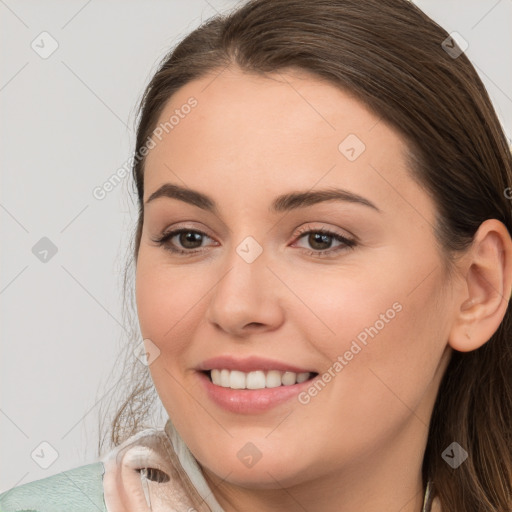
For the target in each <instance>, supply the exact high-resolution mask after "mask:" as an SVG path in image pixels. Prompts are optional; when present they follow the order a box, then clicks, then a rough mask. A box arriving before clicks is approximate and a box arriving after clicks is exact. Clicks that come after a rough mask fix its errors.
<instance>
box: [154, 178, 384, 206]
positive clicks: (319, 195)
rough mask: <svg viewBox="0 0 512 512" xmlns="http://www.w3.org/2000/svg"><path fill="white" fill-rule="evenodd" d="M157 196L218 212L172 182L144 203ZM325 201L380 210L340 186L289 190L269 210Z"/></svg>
mask: <svg viewBox="0 0 512 512" xmlns="http://www.w3.org/2000/svg"><path fill="white" fill-rule="evenodd" d="M159 197H167V198H171V199H177V200H179V201H183V202H185V203H189V204H191V205H193V206H197V207H198V208H201V209H203V210H206V211H209V212H212V213H218V208H217V205H216V203H215V201H214V200H213V199H212V198H211V197H209V196H207V195H206V194H203V193H202V192H198V191H197V190H192V189H190V188H187V187H182V186H179V185H175V184H173V183H165V184H164V185H162V186H161V187H160V188H159V189H157V190H156V191H155V192H153V193H152V194H151V195H150V196H149V198H148V199H147V201H146V203H145V204H148V203H149V202H151V201H154V200H155V199H157V198H159ZM325 201H345V202H349V203H355V204H361V205H363V206H367V207H369V208H373V209H374V210H376V211H378V212H380V211H381V210H380V209H379V208H378V207H377V206H376V205H375V204H373V203H372V202H371V201H370V200H369V199H366V198H365V197H362V196H360V195H358V194H355V193H354V192H350V191H349V190H344V189H340V188H329V189H324V190H316V191H314V192H312V191H304V192H300V191H299V192H290V193H288V194H283V195H280V196H278V197H276V198H275V199H274V201H273V202H272V204H271V206H270V208H269V210H270V212H271V213H281V212H286V211H290V210H295V209H297V208H305V207H308V206H311V205H314V204H317V203H321V202H325Z"/></svg>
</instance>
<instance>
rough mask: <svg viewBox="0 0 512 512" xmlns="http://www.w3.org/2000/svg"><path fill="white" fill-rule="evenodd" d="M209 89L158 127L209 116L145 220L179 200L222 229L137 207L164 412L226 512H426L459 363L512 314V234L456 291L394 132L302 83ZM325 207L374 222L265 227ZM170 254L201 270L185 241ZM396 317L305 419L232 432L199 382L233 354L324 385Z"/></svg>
mask: <svg viewBox="0 0 512 512" xmlns="http://www.w3.org/2000/svg"><path fill="white" fill-rule="evenodd" d="M217 73H218V72H217ZM217 73H215V74H213V75H210V76H206V77H203V78H201V79H199V80H196V81H194V82H191V83H189V84H187V85H185V86H184V87H183V88H181V89H180V90H179V91H178V92H177V93H176V94H175V95H174V96H173V97H172V98H171V99H170V100H169V101H168V103H167V105H166V107H165V109H164V111H163V112H162V115H161V117H160V121H161V122H164V121H165V120H167V119H169V117H170V116H171V115H172V114H173V112H174V111H175V109H177V108H178V109H179V108H180V107H181V106H182V105H183V104H185V103H186V102H187V99H188V98H189V97H190V96H194V97H195V98H196V99H197V101H198V105H197V107H195V108H194V109H193V110H192V111H191V112H190V114H188V115H187V116H185V117H184V118H183V119H180V122H179V124H178V125H176V126H175V127H174V129H173V130H171V131H169V133H168V134H167V135H165V136H164V137H163V138H162V140H161V141H157V140H155V141H156V142H157V143H156V145H155V147H154V148H153V149H152V150H151V151H150V153H149V154H148V156H147V160H146V168H145V169H146V170H145V176H144V190H145V193H144V200H145V201H146V200H147V199H148V198H149V196H150V195H151V194H152V193H153V192H154V191H155V190H157V189H158V188H159V187H160V186H161V185H163V184H164V183H173V184H177V185H181V186H186V187H188V188H191V189H194V190H197V191H200V192H202V193H204V194H207V195H208V196H210V197H211V198H212V199H213V200H214V201H215V202H216V203H217V205H218V214H213V213H210V212H206V211H204V210H202V209H200V208H198V207H197V206H193V205H190V204H187V203H185V202H183V201H180V200H177V199H171V198H158V199H155V200H153V201H151V202H149V203H148V204H146V205H145V207H144V224H143V231H142V236H141V243H140V249H139V252H138V258H137V270H136V300H137V309H138V315H139V322H140V328H141V333H142V335H143V338H147V339H150V340H151V342H152V343H154V344H155V345H156V346H157V347H158V349H159V350H160V355H159V357H157V358H156V359H155V361H154V362H153V363H152V364H151V365H150V371H151V375H152V378H153V380H154V383H155V387H156V389H157V391H158V394H159V396H160V398H161V400H162V403H163V405H164V407H165V409H166V410H167V412H168V414H169V417H170V418H171V419H172V421H173V423H174V425H175V427H176V429H177V430H178V432H179V434H180V435H181V437H182V438H183V440H184V441H185V443H186V444H187V445H188V446H189V448H190V449H191V451H192V453H193V454H194V456H195V457H196V458H197V460H198V461H199V463H200V465H201V467H202V471H203V474H204V476H205V478H206V479H207V481H208V483H209V484H210V487H211V488H212V489H213V492H214V494H215V496H216V498H217V500H218V501H219V503H220V504H221V506H222V507H223V508H224V509H225V510H226V511H227V512H229V511H235V510H244V511H247V512H251V511H262V510H264V511H278V510H279V511H281V510H315V511H320V512H331V511H332V512H334V511H336V512H340V511H342V512H356V511H360V510H365V511H366V512H373V511H382V510H396V511H398V510H400V511H402V512H409V511H410V512H413V511H415V512H418V511H420V510H421V507H422V502H423V494H424V488H423V486H422V481H421V463H422V458H423V451H424V449H425V445H426V440H427V433H428V424H429V420H430V417H431V413H432V408H433V405H434V401H435V397H436V394H437V390H438V387H439V383H440V380H441V377H442V375H443V373H444V371H445V369H446V366H447V364H448V362H449V358H450V355H451V351H452V349H454V348H455V349H457V350H461V351H465V350H474V349H475V348H478V347H479V346H481V345H482V344H484V343H485V342H486V341H487V340H488V339H489V338H490V337H491V335H492V334H493V333H494V331H495V330H496V329H497V327H498V326H499V324H500V322H501V320H502V319H503V316H504V314H505V311H506V307H507V304H508V302H507V300H505V298H506V299H508V297H509V296H510V289H511V286H512V284H511V277H510V276H511V274H512V272H511V270H512V257H511V254H512V249H511V246H512V242H511V240H510V237H509V235H508V233H507V230H506V229H505V226H503V224H501V223H500V222H498V221H496V220H488V221H486V222H485V223H483V224H482V225H481V226H480V229H479V231H478V232H477V235H476V236H475V242H474V243H473V245H472V246H471V248H470V249H469V250H468V251H467V252H466V253H464V254H462V255H460V257H459V258H458V259H457V261H456V265H457V267H456V270H457V271H456V272H455V273H454V275H453V276H452V277H451V278H450V279H449V278H448V275H447V274H446V271H445V267H444V263H443V259H442V254H441V253H440V250H439V249H438V247H437V245H436V242H435V237H434V234H433V226H434V217H435V206H434V204H433V202H432V201H431V199H430V198H429V196H428V195H427V193H426V192H425V190H424V189H423V188H422V187H421V186H420V185H419V184H418V183H417V182H416V181H414V180H413V179H412V178H411V176H410V174H409V171H408V169H407V164H406V160H405V154H406V151H407V146H406V144H405V142H404V140H403V138H402V137H401V135H400V134H399V133H398V132H397V131H396V130H394V129H393V128H392V127H391V126H389V125H387V124H386V123H385V122H384V121H382V120H380V119H379V117H378V116H376V115H375V114H373V113H372V112H371V111H369V110H368V109H367V108H366V107H365V106H364V105H363V104H361V103H360V102H359V101H357V100H356V99H354V98H353V97H352V96H350V95H349V94H347V93H346V92H344V91H342V90H339V89H337V88H336V87H334V86H333V85H331V84H329V83H327V82H324V81H321V80H320V79H318V78H315V77H312V76H310V75H308V74H306V73H299V72H293V73H292V72H291V71H289V72H286V73H275V74H273V75H268V76H266V77H263V76H260V75H255V74H244V73H243V72H242V71H240V70H238V69H236V68H228V69H225V70H224V71H223V72H222V73H221V74H220V75H218V76H216V75H217ZM215 76H216V78H214V77H215ZM349 134H355V135H356V136H357V137H358V138H359V139H360V140H361V141H363V142H364V144H365V146H366V149H365V150H364V152H362V153H361V154H360V155H359V156H358V158H356V159H355V160H354V161H349V160H348V159H347V158H346V157H345V156H344V154H342V152H340V150H339V149H338V146H339V144H340V143H341V142H342V141H343V140H344V139H345V138H346V137H347V135H349ZM329 187H339V188H343V189H347V190H350V191H351V192H354V193H356V194H359V195H361V196H363V197H364V198H366V199H368V200H369V201H371V202H372V203H374V204H375V205H376V206H377V207H378V209H379V210H380V211H376V210H374V209H372V208H369V207H367V206H364V205H361V204H356V203H350V202H342V201H328V202H323V203H318V204H314V205H310V206H308V207H304V208H298V209H295V210H291V211H289V212H287V213H278V214H275V213H269V211H268V208H269V205H270V204H271V202H272V200H273V199H274V198H275V197H276V196H278V195H280V194H283V193H287V192H292V191H299V190H304V191H309V190H311V189H313V190H317V189H320V188H322V189H323V188H329ZM173 227H180V228H182V227H186V228H189V229H190V230H192V231H194V230H195V231H197V230H199V231H202V232H205V233H206V235H207V236H204V237H203V238H202V245H201V246H200V252H198V253H195V254H193V255H191V256H190V255H181V254H173V253H171V252H170V251H169V250H166V248H165V247H162V246H158V245H157V244H156V243H155V242H154V241H153V240H154V239H155V238H157V237H159V236H161V235H162V234H163V233H164V232H165V231H169V230H170V229H171V228H173ZM306 228H310V229H312V230H314V229H321V228H323V229H327V230H329V231H332V232H335V233H336V234H341V235H343V236H345V237H348V238H352V239H354V238H355V239H356V240H357V244H356V245H355V246H354V247H352V248H346V247H345V248H343V245H342V244H341V243H339V242H337V241H336V240H335V239H334V238H331V239H330V240H332V243H331V244H330V249H331V251H333V252H331V254H330V255H327V256H323V257H320V256H318V252H320V251H321V250H322V249H324V248H325V249H326V250H329V244H328V243H327V244H325V245H323V246H322V245H318V244H317V245H315V244H314V240H313V241H311V238H309V241H308V235H305V236H304V235H301V234H300V232H299V230H304V231H306ZM248 236H251V237H253V238H254V239H255V240H256V241H257V242H258V243H259V245H260V246H261V247H262V249H263V252H262V253H261V255H260V256H259V257H258V258H257V259H256V260H255V261H254V262H252V263H247V262H246V261H245V260H244V259H243V258H241V257H240V256H239V254H238V253H237V252H236V248H237V246H238V245H239V244H240V243H241V242H242V241H243V240H244V239H245V238H246V237H248ZM200 240H201V239H200ZM181 242H182V243H183V239H181ZM168 243H169V244H171V245H172V244H174V246H175V247H177V248H181V249H184V250H187V248H189V247H191V248H190V249H188V250H194V249H193V247H194V246H191V245H189V246H183V245H182V243H181V244H180V238H179V237H178V236H176V237H174V238H173V239H172V242H168ZM185 243H186V241H185ZM200 243H201V242H199V243H198V244H197V245H199V244H200ZM340 247H341V250H338V251H336V250H337V249H339V248H340ZM315 251H316V254H315ZM308 252H309V253H311V252H313V254H309V253H308ZM504 297H505V298H504ZM394 303H399V304H400V305H401V307H402V309H401V311H400V312H399V313H397V314H396V315H395V317H394V318H393V319H392V320H390V321H389V322H388V323H386V324H385V327H384V328H382V329H381V330H380V331H379V332H378V334H377V335H376V336H375V337H374V338H373V339H371V338H370V340H369V341H368V344H367V346H364V348H363V349H362V350H361V351H360V352H359V353H358V354H357V355H356V356H354V358H353V359H352V360H351V361H349V362H348V364H347V365H346V366H344V368H343V370H342V371H341V372H339V373H338V374H337V375H336V377H335V378H333V379H332V380H331V381H330V382H329V383H328V384H327V385H326V386H325V387H324V388H323V389H322V391H321V392H319V393H318V394H317V395H316V396H314V397H312V398H311V400H310V402H309V403H308V404H306V405H304V404H301V403H299V401H298V400H296V399H292V400H289V401H287V402H285V403H284V404H281V405H279V406H277V407H275V408H273V409H270V410H268V411H265V412H261V413H259V414H252V415H247V414H236V413H233V412H228V411H226V410H224V409H221V408H220V407H218V406H217V405H216V404H215V403H213V402H212V401H210V399H209V398H208V397H207V395H206V394H205V391H204V389H203V387H202V386H201V385H200V382H199V379H198V376H197V372H196V370H195V368H196V367H197V365H198V364H199V363H201V362H202V361H203V360H205V359H207V358H210V357H214V356H218V355H224V354H235V355H237V356H239V357H246V356H251V355H257V356H262V357H267V358H271V359H276V360H279V361H287V362H290V363H293V364H295V365H297V366H300V367H302V368H308V369H311V370H314V371H317V372H318V373H319V374H320V376H321V375H322V373H323V372H325V371H327V370H328V368H329V367H332V366H333V363H334V362H335V361H336V360H337V357H338V356H339V355H342V354H344V353H345V352H346V351H347V350H349V348H350V346H351V343H352V341H353V340H354V339H356V336H357V335H358V334H359V333H360V332H361V331H363V330H364V329H365V328H367V327H370V326H373V325H374V324H375V322H376V321H377V320H378V319H379V315H380V314H383V313H385V312H386V310H388V309H390V308H392V305H393V304H394ZM247 442H251V443H253V444H254V445H256V446H257V448H258V449H259V451H260V452H261V454H262V456H261V459H260V460H259V461H258V462H257V463H256V464H255V465H254V466H252V467H251V468H248V467H246V466H245V465H244V464H242V462H241V461H240V460H239V458H238V457H237V452H238V451H239V450H240V449H241V448H242V447H243V446H244V445H245V444H246V443H247Z"/></svg>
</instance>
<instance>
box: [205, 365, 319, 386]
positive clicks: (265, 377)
mask: <svg viewBox="0 0 512 512" xmlns="http://www.w3.org/2000/svg"><path fill="white" fill-rule="evenodd" d="M201 373H203V374H204V375H205V376H206V377H207V378H208V379H209V380H210V382H211V383H212V384H213V385H215V386H219V387H223V388H229V389H236V390H243V389H246V390H257V389H271V388H278V387H280V386H285V387H289V386H294V385H296V384H302V383H303V382H306V381H308V380H311V379H314V378H315V377H316V376H317V375H318V373H317V372H291V371H279V370H268V371H266V370H255V371H250V372H243V371H240V370H228V369H226V368H222V369H221V368H212V369H211V370H204V371H202V372H201Z"/></svg>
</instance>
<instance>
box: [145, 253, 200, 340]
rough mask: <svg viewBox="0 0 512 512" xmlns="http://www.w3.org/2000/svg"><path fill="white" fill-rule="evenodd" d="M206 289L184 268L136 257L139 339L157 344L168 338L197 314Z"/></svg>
mask: <svg viewBox="0 0 512 512" xmlns="http://www.w3.org/2000/svg"><path fill="white" fill-rule="evenodd" d="M208 289H209V288H208V286H207V284H206V283H205V281H204V280H202V279H198V278H197V277H195V276H194V273H191V272H190V269H187V268H186V267H184V268H181V269H180V268H176V267H174V268H172V269H170V268H166V266H165V265H156V264H154V263H153V264H152V262H151V260H149V258H147V259H144V258H140V257H139V263H138V265H137V271H136V286H135V295H136V302H137V315H138V318H139V324H140V329H141V334H142V336H143V337H144V338H150V339H151V340H152V341H154V342H155V343H156V344H157V345H158V344H162V343H163V342H164V341H165V340H166V339H169V338H172V337H173V335H174V334H175V332H176V331H177V330H181V329H182V328H183V325H184V323H186V322H187V320H188V318H190V317H193V316H194V315H196V314H197V310H199V309H200V308H201V299H204V298H205V296H206V294H207V292H208ZM161 348H163V347H161Z"/></svg>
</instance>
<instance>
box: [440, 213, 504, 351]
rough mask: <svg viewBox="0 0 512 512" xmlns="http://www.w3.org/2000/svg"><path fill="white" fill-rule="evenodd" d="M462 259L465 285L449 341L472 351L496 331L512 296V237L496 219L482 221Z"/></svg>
mask: <svg viewBox="0 0 512 512" xmlns="http://www.w3.org/2000/svg"><path fill="white" fill-rule="evenodd" d="M463 261H464V266H463V270H464V274H465V278H464V283H463V285H464V286H463V291H462V293H461V294H460V300H459V299H458V301H457V303H456V308H457V309H456V312H455V321H454V323H453V325H452V328H451V330H450V335H449V338H448V344H449V345H450V346H451V347H452V348H453V349H455V350H458V351H459V352H469V351H471V350H475V349H477V348H479V347H481V346H482V345H484V344H485V343H486V342H487V341H489V339H490V338H491V337H492V335H493V334H494V333H495V332H496V330H497V329H498V327H499V325H500V324H501V322H502V320H503V318H504V316H505V313H506V311H507V307H508V303H509V301H510V298H511V288H512V240H511V238H510V234H509V232H508V230H507V228H506V227H505V225H504V224H503V223H502V222H500V221H498V220H496V219H489V220H486V221H485V222H483V223H482V224H481V225H480V227H479V228H478V230H477V232H476V233H475V236H474V238H473V243H472V245H471V247H470V248H469V249H468V253H467V255H466V256H465V257H463ZM466 288H467V292H466V291H465V289H466Z"/></svg>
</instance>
